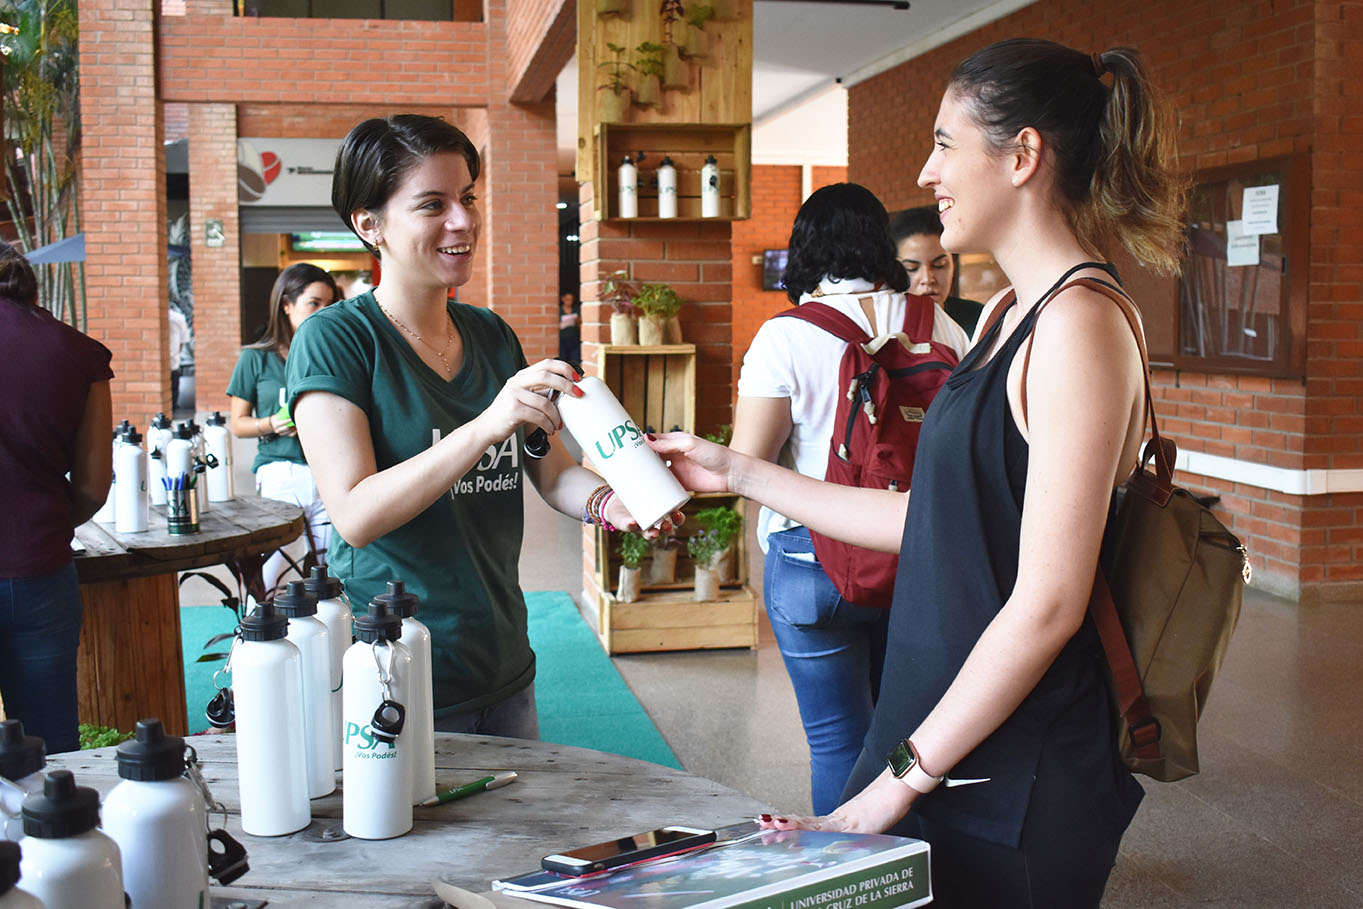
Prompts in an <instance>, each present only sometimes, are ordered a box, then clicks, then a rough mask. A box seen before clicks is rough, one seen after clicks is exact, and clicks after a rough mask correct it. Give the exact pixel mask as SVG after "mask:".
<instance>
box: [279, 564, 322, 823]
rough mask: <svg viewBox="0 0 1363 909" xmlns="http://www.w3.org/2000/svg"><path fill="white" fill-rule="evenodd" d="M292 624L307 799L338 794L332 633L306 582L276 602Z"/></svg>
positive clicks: (290, 587) (290, 637) (294, 585)
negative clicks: (299, 660) (299, 666)
mask: <svg viewBox="0 0 1363 909" xmlns="http://www.w3.org/2000/svg"><path fill="white" fill-rule="evenodd" d="M274 605H275V608H276V609H278V610H279V612H280V613H281V614H282V615H283V616H285V617H286V618H287V619H288V620H289V633H288V635H287V637H288V640H290V641H291V642H293V645H294V646H295V647H297V648H298V653H299V655H300V656H302V658H303V663H302V669H303V689H302V690H303V746H304V750H305V751H306V752H307V761H306V763H307V767H308V797H309V798H314V799H318V798H321V797H322V796H324V795H330V794H331V793H332V792H335V791H336V767H335V760H334V754H333V751H334V749H333V740H334V739H335V737H336V736H335V729H336V725H335V720H334V719H333V718H332V715H331V632H330V631H329V630H328V629H327V626H326V623H324V622H323V621H322V620H321V619H319V618H318V617H317V597H315V596H313V595H312V594H311V593H309V592H308V589H307V584H306V583H305V582H303V581H290V582H289V584H288V587H287V588H286V589H285V590H284V592H283V593H281V594H279V595H277V596H276V597H275V599H274Z"/></svg>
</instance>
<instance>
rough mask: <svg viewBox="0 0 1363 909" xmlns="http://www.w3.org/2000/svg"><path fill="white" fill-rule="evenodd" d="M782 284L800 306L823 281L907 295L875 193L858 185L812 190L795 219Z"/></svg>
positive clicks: (906, 283) (905, 276)
mask: <svg viewBox="0 0 1363 909" xmlns="http://www.w3.org/2000/svg"><path fill="white" fill-rule="evenodd" d="M788 246H789V254H788V257H787V259H786V271H785V274H784V275H783V276H782V281H784V282H785V285H786V296H787V297H789V298H790V301H791V302H792V303H799V302H800V296H801V295H802V294H806V293H809V292H810V291H812V290H814V288H816V287H818V286H819V279H821V278H822V277H823V276H824V275H828V276H829V277H833V278H864V279H866V280H867V281H877V282H881V283H884V284H887V285H889V286H890V287H891V288H893V289H894V290H900V291H903V290H908V288H909V276H908V273H907V272H905V271H904V266H903V265H900V264H899V258H898V257H897V256H896V254H895V244H894V241H893V240H891V239H890V215H889V213H888V212H886V211H885V206H884V205H882V204H881V203H880V200H879V199H877V198H876V196H875V193H873V192H871V191H870V190H869V189H867V188H866V187H864V186H861V185H859V184H856V183H833V184H830V185H828V186H824V187H821V188H819V189H817V190H815V191H814V192H813V193H812V194H811V195H810V197H809V198H808V199H806V200H805V203H804V204H803V205H801V206H800V211H799V212H798V213H797V214H796V215H795V224H794V226H793V227H792V228H791V230H790V243H789V244H788Z"/></svg>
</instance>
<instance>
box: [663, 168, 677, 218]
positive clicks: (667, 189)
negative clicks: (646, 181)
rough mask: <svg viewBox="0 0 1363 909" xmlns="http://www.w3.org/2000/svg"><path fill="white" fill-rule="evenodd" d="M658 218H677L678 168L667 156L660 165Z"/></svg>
mask: <svg viewBox="0 0 1363 909" xmlns="http://www.w3.org/2000/svg"><path fill="white" fill-rule="evenodd" d="M658 217H659V218H675V217H677V168H676V167H675V166H674V165H673V164H672V159H671V158H669V157H666V156H664V157H663V163H662V164H659V165H658Z"/></svg>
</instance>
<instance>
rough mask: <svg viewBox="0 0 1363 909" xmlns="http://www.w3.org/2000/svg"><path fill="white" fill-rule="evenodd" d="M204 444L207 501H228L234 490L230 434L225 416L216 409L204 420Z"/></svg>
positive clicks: (230, 499)
mask: <svg viewBox="0 0 1363 909" xmlns="http://www.w3.org/2000/svg"><path fill="white" fill-rule="evenodd" d="M204 445H205V446H206V447H207V455H206V457H205V460H207V461H208V473H207V475H206V479H207V481H208V501H210V502H230V501H232V496H233V494H234V492H235V489H234V488H233V487H234V486H235V483H234V482H233V480H232V436H231V434H230V433H229V432H228V431H227V418H226V417H224V416H223V415H222V414H221V413H219V412H218V411H216V410H215V411H213V413H212V415H210V416H209V418H208V419H207V420H205V421H204Z"/></svg>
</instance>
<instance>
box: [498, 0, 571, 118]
mask: <svg viewBox="0 0 1363 909" xmlns="http://www.w3.org/2000/svg"><path fill="white" fill-rule="evenodd" d="M506 9H507V19H508V21H510V22H514V23H515V27H514V28H513V29H511V30H510V32H509V34H508V35H507V40H506V82H505V84H506V85H507V86H509V87H510V89H511V97H512V99H513V100H515V101H544V100H546V99H549V98H551V95H550V93H551V92H552V91H553V88H554V80H555V79H557V78H558V74H559V73H560V72H562V71H563V67H564V65H565V64H567V62H568V61H569V59H571V58H572V56H573V53H574V52H575V51H576V50H577V48H576V46H575V44H576V40H577V18H576V17H577V4H576V3H571V2H568V0H506Z"/></svg>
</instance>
